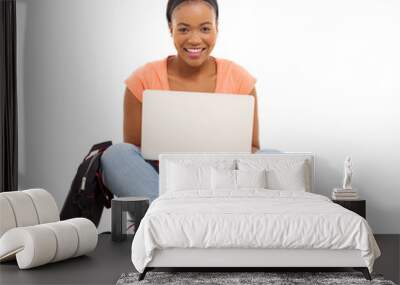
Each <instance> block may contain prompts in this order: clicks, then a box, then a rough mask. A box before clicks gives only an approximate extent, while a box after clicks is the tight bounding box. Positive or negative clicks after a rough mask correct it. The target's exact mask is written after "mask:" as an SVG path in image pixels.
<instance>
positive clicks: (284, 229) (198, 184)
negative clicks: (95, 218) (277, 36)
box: [132, 153, 380, 280]
mask: <svg viewBox="0 0 400 285" xmlns="http://www.w3.org/2000/svg"><path fill="white" fill-rule="evenodd" d="M314 168H315V167H314V157H313V155H312V154H310V153H283V154H241V153H235V154H228V153H211V154H210V153H197V154H189V153H180V154H161V155H160V184H159V191H160V197H159V198H157V199H156V200H155V201H154V202H153V203H152V204H151V206H150V208H149V210H148V211H147V213H146V215H145V217H144V218H143V219H142V222H141V223H140V225H139V227H138V229H137V231H136V234H135V237H134V240H133V243H132V262H133V264H134V266H135V268H136V269H137V270H138V272H140V273H141V274H140V276H139V279H140V280H141V279H143V278H144V277H145V274H146V272H147V271H149V270H151V269H154V268H161V267H162V268H173V267H178V268H183V267H196V268H199V267H207V268H210V267H224V268H226V267H230V268H237V269H238V270H242V271H243V270H245V268H254V267H257V268H266V267H268V268H270V267H302V268H304V267H318V268H321V267H352V268H355V269H357V270H361V271H362V272H363V274H364V276H365V278H366V279H371V277H370V274H369V273H370V272H372V268H373V263H374V260H375V259H376V258H377V257H379V255H380V251H379V248H378V246H377V244H376V241H375V239H374V237H373V234H372V231H371V229H370V227H369V225H368V223H367V221H366V220H365V219H363V218H362V217H361V216H359V215H357V214H355V213H353V212H351V211H349V210H347V209H345V208H343V207H341V206H340V205H337V204H335V203H333V202H332V201H330V199H328V198H327V197H325V196H322V195H319V194H315V192H314V190H315V189H314V187H315V186H314V180H315V178H314V176H315V175H314V173H315V170H314Z"/></svg>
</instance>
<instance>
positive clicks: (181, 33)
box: [169, 1, 218, 67]
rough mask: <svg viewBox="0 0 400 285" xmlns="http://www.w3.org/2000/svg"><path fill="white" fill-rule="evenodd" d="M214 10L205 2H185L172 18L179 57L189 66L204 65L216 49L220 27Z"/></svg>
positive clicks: (172, 27)
mask: <svg viewBox="0 0 400 285" xmlns="http://www.w3.org/2000/svg"><path fill="white" fill-rule="evenodd" d="M217 25H218V24H217V22H216V17H215V11H214V9H213V8H212V7H211V6H210V5H209V4H207V3H206V2H204V1H185V2H183V3H182V4H180V5H179V6H177V7H176V8H175V9H174V11H173V13H172V16H171V23H170V24H169V28H170V31H171V34H172V37H173V39H174V45H175V48H176V50H177V52H178V56H179V57H180V58H181V59H182V60H183V61H185V62H186V63H187V64H188V65H190V66H193V67H196V66H200V65H202V64H203V63H204V62H205V61H206V60H207V59H208V56H209V55H210V54H211V51H212V50H213V48H214V45H215V42H216V39H217V33H218V26H217Z"/></svg>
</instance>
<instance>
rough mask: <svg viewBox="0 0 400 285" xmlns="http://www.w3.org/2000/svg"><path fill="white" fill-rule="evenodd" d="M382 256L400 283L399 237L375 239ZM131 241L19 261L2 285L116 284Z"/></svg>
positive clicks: (381, 266)
mask: <svg viewBox="0 0 400 285" xmlns="http://www.w3.org/2000/svg"><path fill="white" fill-rule="evenodd" d="M375 238H376V240H377V242H378V244H379V247H380V249H381V251H382V256H381V257H380V258H379V259H378V260H377V261H376V263H375V268H374V272H376V273H381V274H383V275H384V276H385V278H386V279H389V280H392V281H394V282H395V283H397V284H398V283H399V279H400V263H399V259H400V235H376V236H375ZM130 246H131V240H127V241H125V242H122V243H114V242H112V241H111V236H110V235H108V234H103V235H100V236H99V243H98V245H97V248H96V250H95V251H94V252H92V253H91V254H89V255H88V256H81V257H78V258H74V259H70V260H66V261H62V262H58V263H53V264H48V265H45V266H42V267H38V268H34V269H29V270H19V269H18V267H17V265H16V262H8V263H4V264H1V265H0V284H1V285H6V284H115V283H116V281H117V280H118V278H119V276H120V275H121V274H122V273H124V272H131V271H134V268H133V265H132V263H131V260H130Z"/></svg>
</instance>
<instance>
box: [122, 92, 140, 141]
mask: <svg viewBox="0 0 400 285" xmlns="http://www.w3.org/2000/svg"><path fill="white" fill-rule="evenodd" d="M141 138H142V103H141V102H140V101H139V100H138V99H137V98H136V96H135V95H133V94H132V92H131V91H129V89H128V88H126V89H125V97H124V142H127V143H130V144H134V145H136V146H137V147H140V143H141Z"/></svg>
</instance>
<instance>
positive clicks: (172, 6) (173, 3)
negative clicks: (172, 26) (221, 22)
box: [167, 0, 218, 23]
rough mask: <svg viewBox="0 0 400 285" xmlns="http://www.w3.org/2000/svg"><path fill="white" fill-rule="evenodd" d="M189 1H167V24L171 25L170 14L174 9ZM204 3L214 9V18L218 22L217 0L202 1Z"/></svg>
mask: <svg viewBox="0 0 400 285" xmlns="http://www.w3.org/2000/svg"><path fill="white" fill-rule="evenodd" d="M186 1H190V0H168V4H167V21H168V23H171V17H172V12H173V11H174V9H175V8H176V7H177V6H179V5H180V4H181V3H183V2H186ZM202 1H204V2H207V3H208V4H210V5H211V7H213V8H214V11H215V17H216V20H217V21H218V3H217V0H202Z"/></svg>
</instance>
